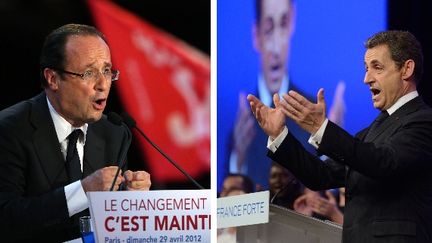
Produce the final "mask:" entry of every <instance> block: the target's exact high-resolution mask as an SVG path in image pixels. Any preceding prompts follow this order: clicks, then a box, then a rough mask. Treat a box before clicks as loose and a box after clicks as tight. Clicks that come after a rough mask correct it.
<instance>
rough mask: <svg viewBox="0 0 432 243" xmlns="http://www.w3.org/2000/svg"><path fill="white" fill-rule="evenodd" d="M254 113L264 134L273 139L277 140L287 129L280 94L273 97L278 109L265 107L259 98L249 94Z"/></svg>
mask: <svg viewBox="0 0 432 243" xmlns="http://www.w3.org/2000/svg"><path fill="white" fill-rule="evenodd" d="M247 99H248V100H249V105H250V107H251V110H252V113H253V114H254V116H255V119H256V120H257V121H258V124H259V125H260V126H261V128H262V129H263V130H264V132H265V133H266V134H267V135H269V136H270V137H271V138H273V139H274V138H276V137H277V136H278V135H279V134H280V133H281V132H282V131H283V129H284V127H285V115H284V114H283V112H282V111H281V109H280V102H279V96H278V94H275V95H274V96H273V102H274V104H275V107H276V108H270V107H268V106H266V105H264V104H263V103H262V102H261V101H260V100H259V99H258V98H257V97H255V96H253V95H251V94H249V95H248V96H247Z"/></svg>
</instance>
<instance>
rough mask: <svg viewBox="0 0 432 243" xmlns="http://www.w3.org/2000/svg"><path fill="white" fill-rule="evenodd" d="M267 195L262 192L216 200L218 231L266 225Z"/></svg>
mask: <svg viewBox="0 0 432 243" xmlns="http://www.w3.org/2000/svg"><path fill="white" fill-rule="evenodd" d="M269 195H270V194H269V191H263V192H255V193H249V194H243V195H238V196H231V197H222V198H218V199H217V227H218V229H219V228H226V227H235V226H243V225H252V224H263V223H268V221H269Z"/></svg>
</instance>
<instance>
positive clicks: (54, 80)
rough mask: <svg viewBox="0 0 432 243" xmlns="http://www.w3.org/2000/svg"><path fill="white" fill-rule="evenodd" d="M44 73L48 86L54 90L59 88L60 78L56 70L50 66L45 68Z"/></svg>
mask: <svg viewBox="0 0 432 243" xmlns="http://www.w3.org/2000/svg"><path fill="white" fill-rule="evenodd" d="M43 74H44V77H45V80H46V81H47V88H48V89H50V90H53V91H54V90H57V89H58V82H59V80H58V76H57V74H56V72H55V71H54V70H52V69H50V68H45V69H44V70H43Z"/></svg>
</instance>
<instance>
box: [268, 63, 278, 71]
mask: <svg viewBox="0 0 432 243" xmlns="http://www.w3.org/2000/svg"><path fill="white" fill-rule="evenodd" d="M270 68H271V70H272V71H273V72H274V71H278V70H279V69H280V64H275V65H271V67H270Z"/></svg>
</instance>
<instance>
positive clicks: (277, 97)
mask: <svg viewBox="0 0 432 243" xmlns="http://www.w3.org/2000/svg"><path fill="white" fill-rule="evenodd" d="M273 103H274V104H275V107H276V108H278V107H279V103H280V102H279V94H277V93H275V94H274V95H273Z"/></svg>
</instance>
